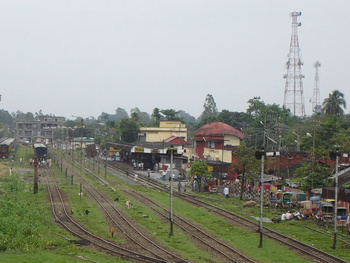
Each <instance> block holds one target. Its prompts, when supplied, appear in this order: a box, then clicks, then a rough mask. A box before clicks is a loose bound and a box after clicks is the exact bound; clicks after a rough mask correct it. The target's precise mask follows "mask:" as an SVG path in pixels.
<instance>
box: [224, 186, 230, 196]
mask: <svg viewBox="0 0 350 263" xmlns="http://www.w3.org/2000/svg"><path fill="white" fill-rule="evenodd" d="M228 194H229V190H228V187H227V186H225V188H224V195H225V197H226V199H227V198H229V196H228Z"/></svg>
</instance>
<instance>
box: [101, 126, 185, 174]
mask: <svg viewBox="0 0 350 263" xmlns="http://www.w3.org/2000/svg"><path fill="white" fill-rule="evenodd" d="M186 140H187V127H186V124H184V123H182V122H181V121H177V120H164V121H160V124H159V127H141V128H140V130H139V142H136V143H132V144H126V143H112V142H109V143H107V146H108V147H109V154H113V155H115V156H117V158H118V159H120V160H122V161H126V162H130V163H136V164H139V163H142V167H143V169H146V170H147V169H151V170H158V171H159V170H164V169H167V168H169V167H170V163H171V151H172V152H173V168H174V169H177V170H179V171H183V168H184V167H185V166H186V163H187V157H184V156H183V155H184V153H186V152H187V150H186V147H185V146H186V145H188V144H189V143H188V142H187V141H186Z"/></svg>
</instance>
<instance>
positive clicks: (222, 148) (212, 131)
mask: <svg viewBox="0 0 350 263" xmlns="http://www.w3.org/2000/svg"><path fill="white" fill-rule="evenodd" d="M243 139H244V134H243V133H242V132H240V131H238V130H237V129H235V128H233V127H232V126H230V125H228V124H226V123H223V122H213V123H209V124H207V125H204V126H202V127H201V128H199V129H198V130H196V131H194V147H193V148H194V150H193V151H194V156H197V157H198V158H199V159H204V160H206V162H207V164H208V165H209V169H210V171H211V172H212V175H213V177H215V178H217V179H220V180H229V181H234V180H235V179H236V178H237V176H238V174H237V172H236V171H234V170H233V167H232V163H234V162H235V160H234V157H233V155H232V151H234V150H236V149H237V148H238V146H239V145H240V144H241V141H242V140H243Z"/></svg>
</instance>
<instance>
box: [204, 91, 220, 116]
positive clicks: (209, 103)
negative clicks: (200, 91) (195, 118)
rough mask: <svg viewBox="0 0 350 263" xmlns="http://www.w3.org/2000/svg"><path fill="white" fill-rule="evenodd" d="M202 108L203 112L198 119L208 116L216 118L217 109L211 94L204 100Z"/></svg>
mask: <svg viewBox="0 0 350 263" xmlns="http://www.w3.org/2000/svg"><path fill="white" fill-rule="evenodd" d="M203 108H204V111H203V112H202V114H201V116H200V119H202V118H205V117H208V116H216V115H217V114H218V109H217V107H216V103H215V101H214V97H213V96H212V95H211V94H208V95H207V97H206V98H205V102H204V105H203Z"/></svg>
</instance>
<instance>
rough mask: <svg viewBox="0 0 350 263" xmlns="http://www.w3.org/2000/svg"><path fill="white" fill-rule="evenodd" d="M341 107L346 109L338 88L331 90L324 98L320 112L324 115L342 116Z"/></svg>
mask: <svg viewBox="0 0 350 263" xmlns="http://www.w3.org/2000/svg"><path fill="white" fill-rule="evenodd" d="M342 107H343V108H344V109H346V102H345V99H344V94H343V93H341V92H340V91H339V90H333V91H332V93H331V94H329V96H328V98H326V99H324V101H323V103H322V112H323V113H324V114H326V115H333V116H343V115H344V110H343V109H342Z"/></svg>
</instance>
